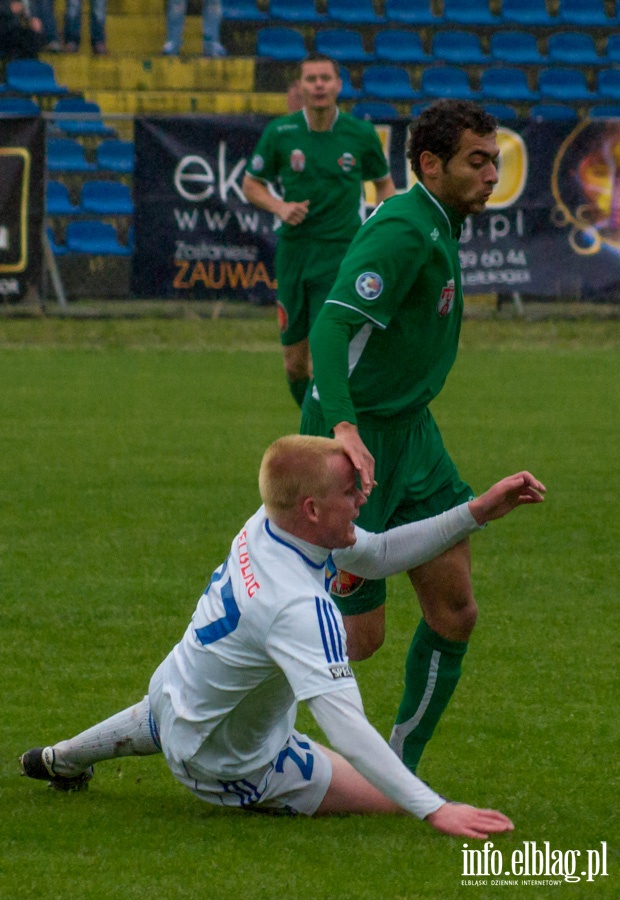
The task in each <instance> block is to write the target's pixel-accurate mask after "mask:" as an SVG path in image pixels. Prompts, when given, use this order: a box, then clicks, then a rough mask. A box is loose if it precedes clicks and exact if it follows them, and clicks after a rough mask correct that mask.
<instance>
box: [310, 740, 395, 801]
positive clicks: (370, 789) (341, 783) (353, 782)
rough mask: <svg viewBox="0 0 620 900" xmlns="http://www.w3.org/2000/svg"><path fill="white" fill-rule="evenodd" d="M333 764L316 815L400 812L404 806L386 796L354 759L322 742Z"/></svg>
mask: <svg viewBox="0 0 620 900" xmlns="http://www.w3.org/2000/svg"><path fill="white" fill-rule="evenodd" d="M319 746H320V747H321V750H322V751H323V753H325V755H326V756H327V757H328V758H329V759H330V761H331V764H332V778H331V781H330V783H329V787H328V789H327V793H326V794H325V796H324V797H323V800H322V802H321V804H320V806H319V808H318V809H317V811H316V812H315V813H314V815H315V816H329V815H334V814H338V813H340V814H344V813H354V814H360V815H364V814H369V813H400V814H402V815H406V813H405V810H404V809H403V808H402V807H400V806H398V804H397V803H394V801H393V800H390V799H389V797H385V796H384V795H383V794H382V793H381V792H380V791H378V790H377V788H376V787H374V786H373V785H372V784H370V782H369V781H366V779H365V778H364V776H363V775H360V773H359V772H358V771H357V770H356V769H354V768H353V766H352V765H351V763H349V762H347V760H346V759H344V757H342V756H340V754H339V753H336V752H335V751H334V750H329V749H328V748H327V747H323V746H322V745H319Z"/></svg>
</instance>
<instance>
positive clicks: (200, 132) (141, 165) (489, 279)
mask: <svg viewBox="0 0 620 900" xmlns="http://www.w3.org/2000/svg"><path fill="white" fill-rule="evenodd" d="M267 121H268V119H267V118H266V117H224V116H212V117H191V118H190V117H182V118H180V117H169V118H165V117H161V118H148V119H138V120H137V121H136V173H135V182H134V185H135V201H136V202H135V205H136V213H135V224H136V252H135V254H134V261H133V279H132V287H133V290H134V292H135V293H136V294H138V295H140V296H151V297H154V296H164V297H187V298H191V297H205V298H210V299H217V298H222V299H225V298H227V297H238V298H243V299H247V300H250V301H252V302H266V301H271V300H273V299H274V297H275V287H276V285H275V277H274V249H275V243H276V235H275V234H274V219H273V216H272V215H270V214H268V213H265V212H262V211H260V210H256V209H255V208H254V207H252V206H251V205H250V204H248V203H247V201H246V200H245V198H244V197H243V194H242V192H241V181H242V178H243V171H244V168H245V164H246V161H247V159H248V158H249V156H250V154H251V153H252V151H253V149H254V146H255V144H256V142H257V140H258V138H259V135H260V134H261V132H262V130H263V128H264V126H265V124H266V122H267ZM407 126H408V121H407V120H405V119H403V120H397V121H395V122H390V123H380V124H377V125H376V128H377V132H378V133H379V136H380V138H381V141H382V144H383V148H384V151H385V153H386V156H387V157H388V159H389V160H390V167H391V171H392V175H393V178H394V182H395V184H396V187H397V189H398V190H407V189H408V188H409V187H411V185H412V184H413V182H414V176H413V174H412V173H411V170H410V166H409V163H408V161H407V159H406V141H407ZM498 141H499V144H500V149H501V167H500V180H499V183H498V185H497V187H496V190H495V192H494V194H493V196H492V198H491V201H490V202H489V204H488V206H487V210H486V211H485V212H484V213H483V214H482V215H480V216H476V217H473V218H471V219H468V221H467V223H466V226H465V229H464V233H463V238H462V242H461V263H462V268H463V284H464V288H465V291H466V292H468V293H478V294H480V293H494V292H499V293H507V292H510V291H519V292H521V293H524V294H531V295H537V296H542V297H550V298H553V297H562V298H564V299H581V298H584V299H586V298H587V299H594V298H596V299H605V300H614V301H615V300H620V122H618V121H613V120H610V121H604V120H592V121H589V120H584V121H582V122H580V123H579V124H577V125H575V124H572V123H569V124H567V123H565V122H534V121H530V120H524V121H523V122H519V123H517V124H514V125H513V124H511V125H510V127H508V126H504V125H502V126H501V127H500V128H499V131H498ZM373 194H374V187H373V185H372V184H370V185H368V186H367V201H368V202H369V206H371V205H372V203H373V199H374V198H373Z"/></svg>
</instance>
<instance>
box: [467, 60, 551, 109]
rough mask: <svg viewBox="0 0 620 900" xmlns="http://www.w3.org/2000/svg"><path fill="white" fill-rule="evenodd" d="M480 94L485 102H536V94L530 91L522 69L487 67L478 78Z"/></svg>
mask: <svg viewBox="0 0 620 900" xmlns="http://www.w3.org/2000/svg"><path fill="white" fill-rule="evenodd" d="M480 93H481V95H482V98H483V99H485V100H500V101H502V102H503V103H516V102H518V101H520V100H529V101H534V100H538V93H537V92H536V91H532V90H530V88H529V86H528V83H527V78H526V77H525V72H524V71H523V70H522V69H502V68H498V67H496V66H489V68H487V69H484V71H483V72H482V75H481V77H480Z"/></svg>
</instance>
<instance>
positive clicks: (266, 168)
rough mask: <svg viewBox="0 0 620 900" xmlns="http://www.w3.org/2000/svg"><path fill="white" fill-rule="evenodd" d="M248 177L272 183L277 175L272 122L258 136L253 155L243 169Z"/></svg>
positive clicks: (274, 136) (275, 145) (274, 135)
mask: <svg viewBox="0 0 620 900" xmlns="http://www.w3.org/2000/svg"><path fill="white" fill-rule="evenodd" d="M245 171H246V172H247V173H248V175H252V176H253V177H254V178H258V179H259V181H266V182H270V183H272V182H274V181H275V180H276V179H277V177H278V175H279V172H278V163H277V131H276V130H275V128H274V125H273V122H270V123H269V125H267V127H266V128H265V130H264V131H263V133H262V135H261V136H260V138H259V140H258V143H257V145H256V147H255V148H254V153H253V154H252V156H251V157H250V160H249V162H248V164H247V166H246V167H245Z"/></svg>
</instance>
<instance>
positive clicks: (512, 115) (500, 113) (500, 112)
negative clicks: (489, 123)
mask: <svg viewBox="0 0 620 900" xmlns="http://www.w3.org/2000/svg"><path fill="white" fill-rule="evenodd" d="M483 109H484V111H485V112H488V113H489V115H490V116H495V118H496V119H499V120H500V122H514V121H515V120H516V119H518V116H517V111H516V109H515V108H514V106H510V104H508V103H485V104H483Z"/></svg>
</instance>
